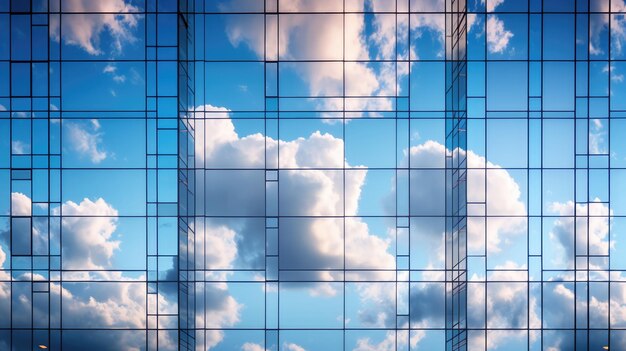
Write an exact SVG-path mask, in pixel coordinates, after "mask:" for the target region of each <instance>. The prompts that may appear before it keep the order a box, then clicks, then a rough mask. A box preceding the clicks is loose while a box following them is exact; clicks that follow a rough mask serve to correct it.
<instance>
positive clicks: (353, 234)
mask: <svg viewBox="0 0 626 351" xmlns="http://www.w3.org/2000/svg"><path fill="white" fill-rule="evenodd" d="M200 110H203V111H213V112H214V113H216V114H217V116H220V115H222V116H223V117H227V110H226V109H224V108H218V107H214V106H210V105H207V106H204V107H202V108H200ZM213 117H216V116H213ZM203 131H206V133H207V134H209V133H210V135H211V138H204V136H203V134H204V133H203ZM196 145H197V146H198V147H197V149H196V158H197V163H196V164H197V165H202V166H201V167H206V168H209V169H213V168H235V169H242V170H240V171H236V172H224V173H220V172H211V171H209V172H207V175H206V177H207V182H206V185H205V189H204V191H205V193H204V197H206V198H213V199H215V198H221V199H228V200H227V201H223V202H221V203H219V204H207V208H206V209H205V212H206V213H207V214H209V215H216V214H220V215H231V216H232V215H236V216H238V215H243V216H256V215H263V214H264V211H265V207H264V205H265V181H264V175H261V178H260V180H259V176H258V175H256V174H255V172H254V171H245V169H254V168H265V166H266V164H267V168H278V167H280V168H281V169H285V170H282V171H280V182H279V185H278V186H279V187H280V197H279V198H278V201H279V202H280V208H281V214H282V215H287V216H295V217H296V218H285V219H283V220H281V223H280V228H281V235H280V248H281V249H280V252H279V255H280V257H281V259H280V265H281V268H282V269H303V270H311V271H309V273H305V272H298V273H297V276H291V278H290V276H289V275H285V277H284V278H285V279H286V280H290V279H296V280H302V279H312V280H317V281H332V280H337V279H339V275H337V273H336V272H331V271H328V270H331V269H339V268H342V267H343V266H344V261H345V265H346V267H348V268H352V269H363V270H368V269H372V270H375V269H390V270H393V269H394V268H395V260H394V257H393V255H391V254H390V253H389V252H388V249H389V247H390V243H391V242H390V238H389V237H388V236H386V235H385V236H380V235H375V234H373V233H372V232H371V231H370V228H369V226H368V225H367V223H365V222H363V220H361V219H360V218H356V217H349V218H346V219H345V223H344V221H343V220H342V219H337V218H325V216H342V215H343V214H344V211H345V214H346V215H347V216H355V215H356V214H357V209H358V201H359V198H360V194H361V189H362V187H363V185H364V181H365V178H366V175H367V170H366V169H364V168H362V167H354V166H351V165H349V164H347V163H346V168H347V169H350V170H351V171H350V172H346V174H345V188H344V174H343V172H342V171H336V170H332V168H338V169H340V168H341V167H343V166H344V159H343V141H342V140H341V139H338V138H335V137H334V136H332V135H330V134H322V133H320V132H314V133H312V134H311V135H309V136H308V137H306V138H304V137H300V138H297V139H295V140H291V141H284V140H276V139H273V138H271V137H265V136H263V135H262V134H260V133H256V134H250V135H247V136H239V135H238V134H237V132H236V131H235V127H234V125H233V122H232V121H231V120H230V119H229V118H216V119H206V120H198V119H197V120H196ZM278 149H280V163H279V161H278V158H277V157H273V156H272V155H277V152H278ZM266 154H267V155H268V157H267V158H266ZM311 168H317V169H311ZM319 168H325V169H319ZM329 168H330V169H329ZM344 200H345V207H344ZM218 205H219V206H218ZM299 216H313V217H310V218H298V217H299ZM209 225H210V226H212V227H214V228H218V227H219V228H222V229H221V230H223V231H229V230H230V231H234V232H236V234H235V238H234V241H235V242H236V243H237V249H238V257H237V260H238V262H239V263H238V264H246V262H247V263H248V264H253V265H254V264H255V263H254V261H255V260H261V262H262V259H263V256H264V251H263V248H264V247H265V243H264V242H263V236H259V235H255V233H256V231H258V229H257V228H258V226H257V225H256V221H255V219H254V218H250V219H241V218H240V219H232V218H224V219H211V220H209ZM344 226H345V234H344ZM226 228H228V229H226ZM344 245H345V248H346V249H345V251H346V256H345V257H344ZM256 264H258V263H256ZM313 270H315V271H314V272H313ZM294 274H295V273H294ZM366 276H367V277H369V278H371V277H372V276H384V272H382V273H380V272H371V273H359V272H351V273H350V274H348V276H347V277H346V278H347V279H357V280H358V279H366V278H365V277H366ZM327 292H328V293H332V292H331V291H327Z"/></svg>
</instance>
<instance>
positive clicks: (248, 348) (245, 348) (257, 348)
mask: <svg viewBox="0 0 626 351" xmlns="http://www.w3.org/2000/svg"><path fill="white" fill-rule="evenodd" d="M241 350H242V351H266V349H265V347H263V346H261V345H259V344H254V343H251V342H247V343H245V344H243V345H242V346H241Z"/></svg>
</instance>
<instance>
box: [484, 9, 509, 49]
mask: <svg viewBox="0 0 626 351" xmlns="http://www.w3.org/2000/svg"><path fill="white" fill-rule="evenodd" d="M511 38H513V33H512V32H511V31H509V30H507V29H506V28H505V27H504V21H502V20H501V19H500V18H498V17H497V16H495V15H489V17H488V18H487V49H488V50H489V52H491V53H502V52H504V50H505V49H506V48H507V47H508V45H509V41H510V40H511Z"/></svg>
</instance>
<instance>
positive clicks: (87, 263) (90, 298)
mask: <svg viewBox="0 0 626 351" xmlns="http://www.w3.org/2000/svg"><path fill="white" fill-rule="evenodd" d="M11 201H12V204H13V206H12V208H13V211H12V214H13V215H16V216H18V215H19V216H30V214H31V210H30V206H31V205H30V204H31V199H30V198H28V196H26V195H24V194H21V193H12V194H11ZM53 214H54V215H62V217H61V226H62V230H63V241H62V254H63V268H67V269H79V270H81V269H109V268H111V262H110V261H111V258H112V256H113V254H114V252H115V251H116V250H117V248H118V246H119V242H118V241H115V240H113V239H112V234H113V233H114V232H115V230H116V228H117V215H118V213H117V210H115V209H114V208H113V207H112V206H111V205H110V204H108V203H107V202H106V201H104V200H103V199H98V200H95V201H92V200H90V199H84V200H83V201H81V202H80V203H74V202H72V201H67V202H65V203H64V204H62V205H61V207H58V208H55V209H53ZM12 229H13V233H12V234H13V236H14V237H23V236H24V235H20V234H19V233H15V231H16V230H18V231H20V230H23V229H20V228H17V229H16V228H15V227H14V228H12ZM43 232H44V231H40V230H38V228H37V225H36V224H35V225H33V230H32V234H31V235H32V236H33V241H35V240H46V239H45V238H38V237H40V236H42V233H43ZM59 235H60V233H58V232H57V231H56V230H52V231H51V233H50V236H51V237H53V238H54V237H56V238H57V240H55V241H58V236H59ZM0 237H1V238H7V236H6V235H1V236H0ZM5 244H6V243H5ZM33 246H34V245H33ZM5 260H6V253H5V252H4V251H3V247H2V246H0V267H1V266H2V265H3V264H4V261H5ZM64 277H65V281H64V283H63V285H61V284H59V283H58V282H51V283H50V299H51V301H62V310H59V309H54V308H53V309H51V310H50V313H51V315H50V319H51V320H52V321H55V320H57V321H58V320H59V319H60V314H59V312H62V313H63V321H64V325H63V326H64V327H65V328H79V327H80V328H87V329H90V328H120V329H129V328H138V329H142V328H145V327H146V320H145V319H146V299H147V291H146V284H145V281H144V280H143V279H144V278H139V279H134V278H128V277H125V276H124V275H122V273H120V272H111V271H100V272H91V273H88V272H71V273H70V272H68V274H66V275H64ZM94 279H97V280H99V281H98V282H93V281H91V282H80V281H89V280H94ZM9 280H11V278H10V276H9V274H8V273H6V271H4V270H0V314H2V315H7V314H9V310H8V308H9V305H11V303H10V301H15V302H16V303H13V306H12V307H11V308H12V311H13V317H14V319H13V321H14V325H15V327H22V328H29V327H30V326H31V315H33V314H36V315H47V314H48V313H49V311H48V307H47V305H46V306H43V305H40V304H37V303H36V302H35V301H33V300H32V299H31V297H32V295H31V291H30V288H27V286H30V285H29V284H30V283H28V284H26V283H25V284H20V283H19V282H30V281H47V280H46V278H45V277H43V276H41V275H38V274H31V273H24V274H21V275H18V276H16V277H15V278H14V280H15V281H16V282H18V283H14V284H13V288H12V289H11V288H10V285H9V284H8V283H6V281H9ZM3 281H4V282H3ZM158 302H159V308H160V309H162V310H165V311H172V310H173V308H174V306H175V304H174V303H172V302H170V301H169V299H168V298H166V297H165V296H164V295H161V294H159V295H158ZM85 333H89V338H87V339H85V338H84V336H85V335H87V334H84V333H83V334H71V333H69V334H68V335H67V337H64V347H67V348H84V347H88V348H89V347H97V348H98V349H102V350H137V349H140V348H142V347H145V344H146V341H145V338H144V336H143V335H142V334H138V333H132V332H109V333H99V332H89V331H86V332H85ZM0 339H1V338H0ZM3 342H5V343H6V342H7V340H0V344H1V343H3ZM159 346H160V347H161V346H163V347H164V349H166V350H173V349H176V346H177V345H176V344H175V339H173V338H172V336H171V335H165V336H164V337H163V338H161V339H160V341H159Z"/></svg>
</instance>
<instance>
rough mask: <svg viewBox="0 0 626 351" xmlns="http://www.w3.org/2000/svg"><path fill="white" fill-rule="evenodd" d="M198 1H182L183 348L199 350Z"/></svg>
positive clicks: (180, 220)
mask: <svg viewBox="0 0 626 351" xmlns="http://www.w3.org/2000/svg"><path fill="white" fill-rule="evenodd" d="M194 12H195V2H193V1H191V2H189V1H186V0H184V1H179V3H178V79H179V81H178V116H179V121H178V133H179V136H178V230H179V234H178V247H179V252H178V255H179V257H178V262H179V263H178V268H179V269H178V275H179V284H178V294H179V295H178V296H179V304H178V318H179V331H178V333H179V350H194V349H195V297H196V295H195V283H194V281H195V273H196V272H195V262H196V260H195V250H194V249H195V245H194V243H195V171H194V169H195V138H194V134H195V124H194V118H195V116H194V115H193V114H192V113H190V111H193V108H194V103H195V101H194V100H195V84H194V75H195V69H194V68H195V63H194V61H193V60H194V55H195V42H194V30H195V16H194Z"/></svg>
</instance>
